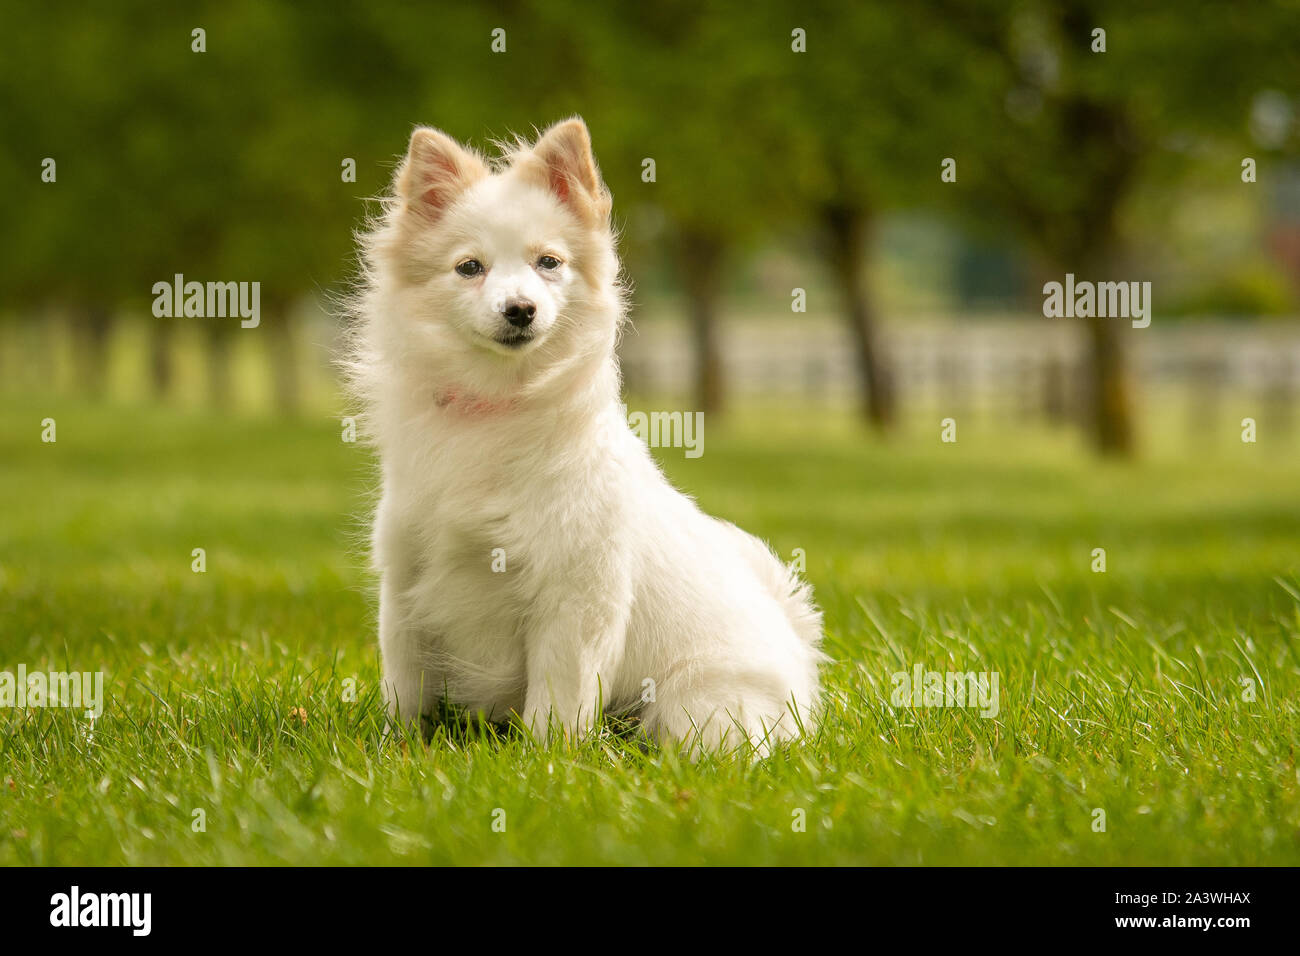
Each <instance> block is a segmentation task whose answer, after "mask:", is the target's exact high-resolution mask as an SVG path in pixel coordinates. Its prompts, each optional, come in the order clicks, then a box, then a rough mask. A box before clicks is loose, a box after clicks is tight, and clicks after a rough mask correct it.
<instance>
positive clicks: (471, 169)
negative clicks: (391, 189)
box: [397, 126, 488, 221]
mask: <svg viewBox="0 0 1300 956" xmlns="http://www.w3.org/2000/svg"><path fill="white" fill-rule="evenodd" d="M487 174H488V169H487V166H486V165H485V164H484V162H483V160H481V159H480V158H479V157H478V156H476V155H475V154H474V153H472V152H470V151H469V150H467V149H465V148H464V147H463V146H461V145H460V144H459V143H457V142H456V141H455V140H454V139H452V138H451V137H450V136H448V135H447V134H446V133H444V132H442V131H441V130H436V129H430V128H429V127H427V126H420V127H418V128H417V129H416V130H415V132H414V133H412V134H411V145H410V146H409V147H408V148H407V151H406V159H405V160H404V161H403V162H402V167H401V169H399V170H398V173H397V194H398V196H400V197H401V198H402V199H404V200H405V201H406V203H407V207H408V208H410V209H412V210H414V211H415V212H417V213H418V214H419V215H422V216H424V217H425V218H427V219H429V220H431V221H432V220H436V219H437V218H438V217H439V216H441V215H442V214H443V212H444V211H446V209H447V207H448V206H449V205H451V203H452V202H454V201H455V200H456V197H458V196H459V195H460V194H461V193H463V192H464V191H465V190H466V189H468V188H469V187H470V186H472V185H473V184H474V183H476V182H478V181H479V180H480V179H482V178H483V177H485V176H487Z"/></svg>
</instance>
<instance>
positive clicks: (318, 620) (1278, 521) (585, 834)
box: [0, 400, 1300, 865]
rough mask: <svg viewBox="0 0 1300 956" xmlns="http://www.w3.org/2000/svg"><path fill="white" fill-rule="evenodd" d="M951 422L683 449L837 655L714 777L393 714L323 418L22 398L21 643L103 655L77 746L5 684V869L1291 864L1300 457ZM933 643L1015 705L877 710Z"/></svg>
mask: <svg viewBox="0 0 1300 956" xmlns="http://www.w3.org/2000/svg"><path fill="white" fill-rule="evenodd" d="M47 415H50V416H53V417H55V418H56V419H57V422H58V442H57V443H56V444H53V445H47V444H42V443H41V442H40V441H39V429H40V426H39V422H40V420H41V419H42V418H43V417H45V416H47ZM931 431H932V432H933V434H931ZM937 432H938V430H937V427H936V428H934V429H932V430H927V432H926V433H925V434H919V433H915V434H910V435H907V436H904V437H902V438H900V439H898V440H896V441H894V442H891V443H888V444H881V443H877V442H875V441H872V440H870V439H866V438H864V437H862V436H860V435H858V434H857V433H856V432H855V431H854V430H853V428H852V427H851V426H850V425H849V424H848V423H846V422H845V421H844V420H843V419H841V418H839V417H836V416H829V417H826V418H823V419H807V420H800V419H798V418H797V417H796V416H793V415H790V414H785V415H776V414H763V413H760V412H758V411H749V412H747V413H745V414H744V415H743V416H742V417H741V418H740V419H739V420H738V421H736V422H735V424H734V426H733V428H732V429H731V430H730V431H724V430H720V429H711V430H710V431H709V432H708V434H707V435H706V438H707V443H706V446H705V449H706V450H705V455H704V457H703V458H700V459H698V460H686V459H684V458H683V457H681V455H680V453H674V452H671V451H669V452H667V453H665V455H664V461H665V467H666V468H667V470H668V471H669V472H670V474H671V476H672V477H673V479H674V480H675V481H676V482H677V484H678V485H679V486H680V487H683V488H685V489H687V490H689V491H690V492H692V493H693V494H695V495H697V496H698V498H699V500H700V501H701V503H702V504H703V505H704V506H705V507H706V508H707V509H709V510H711V511H713V512H714V513H717V514H721V515H723V516H725V517H728V518H730V519H733V520H735V521H737V522H738V523H740V524H741V525H743V526H745V527H746V528H748V529H750V530H752V531H754V532H756V533H758V534H760V535H762V536H764V537H766V538H768V539H769V540H771V541H772V543H773V544H774V546H776V547H777V549H778V550H779V551H780V552H781V553H782V554H783V555H785V556H787V557H789V556H790V555H791V554H792V552H793V549H795V548H801V549H803V550H804V552H805V553H806V560H807V569H808V575H809V577H810V578H811V580H812V581H813V583H814V585H815V587H816V591H817V595H818V599H819V601H820V602H821V604H822V605H823V607H824V608H825V612H826V622H827V632H828V648H827V649H828V651H829V653H830V654H831V656H832V657H833V658H834V663H833V664H831V665H830V666H829V667H828V668H827V670H826V683H827V686H828V688H829V695H830V696H829V699H830V701H831V703H830V709H829V713H828V715H827V717H826V719H825V721H824V724H823V726H822V728H821V731H820V732H819V734H818V735H817V736H816V737H815V739H812V740H809V741H807V742H805V743H803V744H801V745H798V746H795V747H793V748H791V749H789V750H787V751H784V752H781V753H779V754H778V755H776V756H774V757H772V758H771V759H769V760H766V761H763V762H752V761H746V760H741V759H736V758H733V757H722V758H716V759H715V758H708V759H705V760H704V761H702V762H700V763H698V764H690V763H687V762H683V761H682V760H679V759H678V758H677V756H676V755H675V754H674V753H672V752H668V751H663V750H657V749H654V748H651V747H646V746H643V745H642V744H641V743H640V742H639V741H638V740H637V739H636V738H635V736H632V737H628V736H626V735H623V736H620V735H617V734H615V733H613V732H611V731H610V730H608V729H607V730H606V731H605V732H604V733H603V734H601V735H600V736H599V737H598V738H596V739H592V740H588V741H586V742H584V743H582V744H580V745H577V746H574V747H572V748H566V747H565V746H564V745H557V746H554V747H551V748H549V749H543V750H539V749H536V748H534V747H533V746H531V745H530V744H528V743H527V742H526V741H524V740H522V739H519V738H517V737H507V738H504V739H503V738H500V737H497V736H495V735H493V734H490V733H489V734H487V735H485V736H484V735H469V736H466V735H464V734H458V733H453V732H450V731H446V730H444V731H441V732H440V733H439V734H438V735H437V736H436V737H435V739H434V740H433V742H432V743H431V744H430V745H429V746H427V747H425V746H424V745H422V744H421V743H419V742H411V741H400V740H387V741H385V740H384V739H383V738H382V727H383V719H382V708H381V707H380V705H379V703H378V700H377V688H376V681H377V677H378V661H377V654H376V650H375V646H374V639H373V631H374V607H373V600H372V598H371V596H370V595H371V591H370V581H369V580H368V577H367V575H366V573H365V571H364V563H365V560H364V555H363V552H362V550H361V541H362V538H363V529H364V513H365V510H366V502H367V496H368V494H369V491H370V487H371V482H372V480H373V479H372V475H373V472H372V470H371V467H370V464H369V462H368V461H367V452H366V451H365V450H364V449H362V448H361V447H360V446H356V445H348V444H344V443H343V442H341V441H340V440H339V433H338V428H337V424H336V423H335V422H334V421H332V420H328V419H321V420H316V421H309V422H303V423H299V424H296V425H288V424H282V423H276V422H273V421H269V420H266V419H260V418H228V419H222V418H218V417H215V416H210V415H205V414H204V413H202V412H200V411H193V410H186V411H160V410H157V409H151V408H148V407H134V406H121V405H118V406H107V407H93V406H90V405H87V404H84V403H73V402H67V401H54V400H51V401H49V402H46V403H36V402H32V401H29V400H24V401H16V400H10V401H8V402H6V403H5V405H4V408H3V411H0V500H2V501H3V502H4V511H3V514H2V515H0V669H15V668H16V666H17V665H18V664H19V663H23V664H25V665H26V666H27V668H28V669H29V670H36V669H51V668H53V669H59V670H73V669H75V670H103V671H104V672H105V673H106V675H107V676H106V683H107V697H108V701H107V705H106V708H105V712H104V714H103V715H102V716H101V717H100V718H99V719H98V721H97V722H96V723H95V725H94V731H93V738H91V739H87V736H86V733H85V728H86V721H85V720H84V719H83V718H82V717H80V716H79V715H77V714H75V713H73V712H70V711H67V710H55V709H30V710H25V711H24V710H19V709H6V710H0V863H5V864H119V863H131V864H271V863H294V864H314V863H323V864H349V863H457V864H501V863H535V864H560V863H612V864H637V863H679V864H691V863H741V864H747V863H781V864H819V863H834V864H847V863H881V864H1018V863H1048V864H1291V865H1294V864H1296V863H1297V862H1300V781H1298V779H1297V775H1298V770H1297V741H1298V740H1300V705H1298V703H1297V696H1298V695H1297V691H1300V554H1298V552H1297V546H1298V545H1300V462H1297V461H1296V458H1295V455H1294V454H1293V453H1287V454H1283V453H1281V452H1280V451H1278V450H1270V449H1269V448H1268V447H1267V445H1266V444H1264V443H1261V444H1260V445H1256V446H1248V445H1241V444H1240V443H1236V442H1234V441H1232V440H1225V441H1221V442H1218V443H1214V444H1213V447H1207V448H1205V449H1203V450H1201V451H1198V452H1197V453H1196V454H1195V456H1194V457H1187V458H1182V457H1179V456H1178V455H1174V454H1163V453H1162V454H1157V455H1154V456H1153V457H1152V458H1150V459H1149V460H1147V461H1145V462H1143V463H1141V464H1139V465H1130V466H1125V465H1114V464H1104V465H1103V464H1098V463H1096V462H1095V461H1094V460H1093V459H1091V458H1090V457H1089V456H1088V455H1087V454H1086V453H1085V452H1084V451H1082V450H1081V449H1080V448H1079V447H1078V446H1077V444H1076V442H1074V441H1072V440H1070V439H1068V438H1065V437H1054V436H1052V435H1050V434H1045V433H1036V432H1032V431H1025V432H1018V433H1014V434H1013V433H1006V434H999V433H987V434H981V433H979V432H977V431H969V432H963V433H962V436H961V441H960V442H959V443H958V444H957V445H955V446H953V445H941V444H940V443H939V442H938V441H937ZM1229 437H1231V436H1229ZM199 547H201V548H205V549H206V551H207V571H206V573H203V574H196V573H194V572H193V571H191V560H192V558H191V551H192V549H194V548H199ZM1095 547H1104V548H1105V549H1106V551H1107V564H1108V570H1107V572H1106V573H1105V574H1096V573H1093V572H1092V571H1091V569H1090V565H1091V561H1092V558H1091V550H1092V549H1093V548H1095ZM917 662H920V663H921V664H922V665H924V667H925V668H926V669H929V670H939V671H948V670H954V671H968V670H974V671H995V672H997V673H998V674H999V677H1000V692H1001V699H1000V712H999V713H998V715H997V717H996V718H993V719H985V718H982V717H980V716H978V714H976V713H975V712H973V711H970V710H964V709H957V708H928V709H927V708H922V709H913V708H910V707H902V708H895V707H893V706H891V703H890V699H889V698H890V690H891V681H890V675H891V674H892V673H894V672H896V671H903V670H906V671H910V670H911V668H912V667H913V665H914V664H916V663H917ZM1246 677H1250V678H1253V679H1254V680H1255V682H1256V693H1255V699H1254V700H1253V701H1251V700H1247V699H1245V698H1246V696H1248V695H1246V694H1245V693H1244V689H1243V685H1242V680H1243V678H1246ZM350 682H355V683H350ZM352 687H355V694H353V693H351V692H350V691H349V688H352ZM1096 809H1101V810H1104V811H1105V814H1106V829H1105V832H1095V831H1094V829H1093V822H1094V811H1095V810H1096ZM196 810H202V811H203V814H204V816H205V824H206V826H205V829H204V830H203V831H202V832H196V830H195V828H194V821H195V815H194V811H196ZM498 810H500V811H504V821H505V829H504V832H498V831H497V830H494V828H493V822H494V812H495V811H498ZM797 810H803V811H804V812H805V814H806V820H807V825H806V832H796V831H795V830H794V829H793V828H792V822H793V820H794V817H795V812H796V811H797ZM497 818H498V819H499V818H500V816H499V814H498V815H497Z"/></svg>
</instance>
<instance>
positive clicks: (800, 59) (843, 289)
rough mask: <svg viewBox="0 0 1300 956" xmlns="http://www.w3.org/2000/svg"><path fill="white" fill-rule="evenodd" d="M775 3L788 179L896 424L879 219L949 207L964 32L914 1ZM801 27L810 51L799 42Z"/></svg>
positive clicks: (868, 392) (867, 398)
mask: <svg viewBox="0 0 1300 956" xmlns="http://www.w3.org/2000/svg"><path fill="white" fill-rule="evenodd" d="M773 9H774V10H776V12H777V15H776V16H774V17H769V19H768V22H769V24H770V31H771V32H772V33H773V34H777V35H779V34H781V32H782V31H784V35H785V36H786V38H787V40H786V43H787V52H786V55H785V56H783V57H779V58H777V59H776V60H775V61H774V65H775V67H776V69H777V71H778V77H779V82H778V83H777V84H776V89H777V90H778V102H779V104H780V105H779V111H780V113H781V116H780V118H779V120H778V122H779V123H780V124H782V125H784V126H785V127H786V128H787V129H788V130H789V136H788V145H787V149H786V157H787V163H786V168H785V171H784V176H783V177H782V181H784V182H785V183H786V184H787V187H788V188H789V189H790V190H791V192H792V193H793V194H794V195H795V196H796V197H797V199H798V200H799V203H800V206H801V208H802V210H803V211H804V214H805V215H808V216H810V217H811V219H812V221H813V224H814V225H815V227H816V228H817V230H818V232H819V234H820V236H821V238H822V244H823V246H824V250H825V259H826V261H827V263H828V265H829V267H830V269H831V273H832V276H833V278H834V281H835V285H836V287H837V289H838V290H839V294H840V298H841V302H842V309H843V314H844V317H845V320H846V322H847V324H848V329H849V332H850V341H851V342H852V344H853V349H854V354H855V358H856V363H857V368H858V372H859V380H860V383H861V388H862V409H863V413H864V415H865V417H866V419H867V420H868V421H869V422H870V423H871V424H872V425H873V426H874V427H876V428H877V429H879V430H884V429H886V428H888V427H889V425H890V424H891V423H892V422H893V419H894V417H895V404H896V395H895V390H896V389H895V382H894V375H893V371H892V363H891V362H890V361H889V357H888V355H887V354H886V349H885V347H884V344H883V342H882V341H881V336H880V333H879V328H878V321H877V316H876V307H875V303H874V297H873V295H872V291H871V285H870V279H869V263H870V261H871V253H872V244H873V243H872V239H873V233H874V231H875V225H876V222H877V220H878V219H879V217H880V216H881V215H882V213H885V212H888V211H891V210H894V209H897V208H900V207H902V206H907V205H918V204H926V203H931V204H938V203H939V200H940V198H941V191H942V190H943V189H944V188H948V187H945V186H944V185H943V184H942V183H941V181H940V163H941V160H942V159H943V158H945V157H948V156H952V155H953V154H954V153H958V152H960V150H959V149H958V147H959V146H960V144H961V142H962V141H963V137H962V135H961V130H960V127H961V124H962V122H963V121H964V117H966V116H967V115H968V112H967V111H966V109H965V108H966V107H967V105H968V104H969V101H970V99H971V91H970V89H965V88H962V87H959V86H957V84H956V83H955V81H954V73H953V68H952V66H951V63H952V60H953V57H954V56H955V55H956V54H957V52H958V50H957V44H956V43H955V42H954V40H953V38H952V37H945V36H940V37H937V38H935V40H934V41H931V40H929V39H928V38H926V34H925V30H926V28H927V22H926V18H925V17H924V16H922V15H920V14H918V12H917V10H916V8H915V7H914V6H912V5H910V4H860V5H856V6H849V7H845V6H844V5H843V4H839V3H835V2H833V0H810V2H806V3H803V4H801V5H800V6H799V7H798V9H797V10H789V9H777V8H773ZM795 29H798V30H800V31H801V32H802V33H803V39H804V41H805V43H806V52H802V53H795V52H793V51H792V50H790V49H789V46H790V45H791V44H793V43H794V42H795V39H796V38H795V37H794V36H793V35H792V34H793V32H794V30H795ZM756 108H757V109H760V110H761V109H763V107H762V106H761V105H760V106H758V107H756ZM769 112H772V110H771V109H769Z"/></svg>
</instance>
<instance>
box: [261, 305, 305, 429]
mask: <svg viewBox="0 0 1300 956" xmlns="http://www.w3.org/2000/svg"><path fill="white" fill-rule="evenodd" d="M267 313H268V315H267V318H268V319H269V322H268V324H267V329H266V335H267V344H268V347H269V349H270V357H271V376H272V386H273V391H274V394H275V407H276V408H277V409H278V410H279V412H280V413H281V414H282V415H296V414H298V407H299V389H300V384H299V368H298V347H297V346H298V336H297V326H296V317H295V316H294V314H293V309H292V308H290V307H289V306H288V305H286V304H283V303H274V302H273V303H270V308H269V309H268V310H267Z"/></svg>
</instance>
